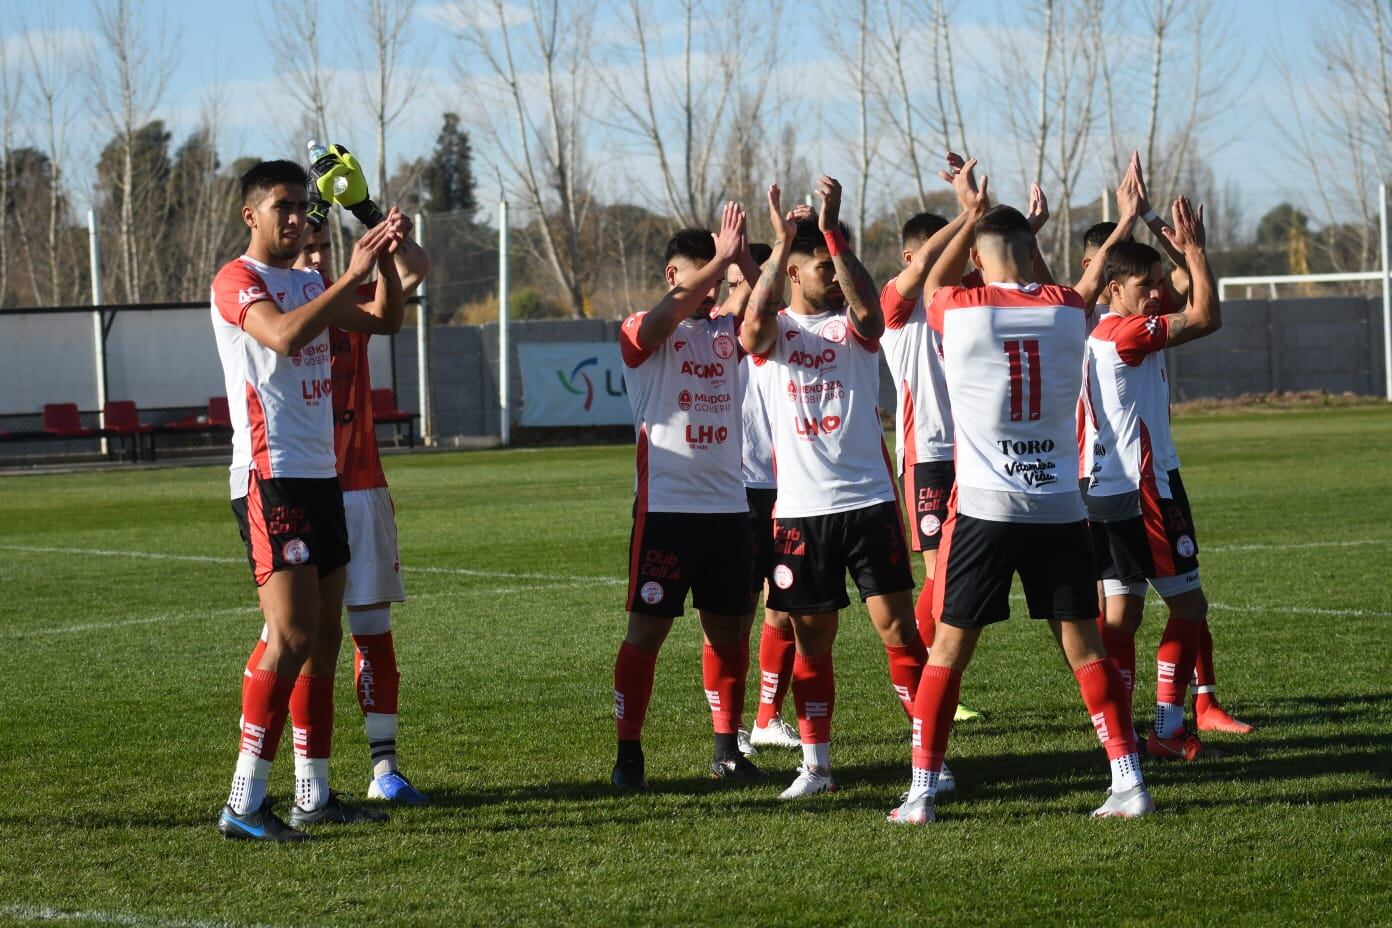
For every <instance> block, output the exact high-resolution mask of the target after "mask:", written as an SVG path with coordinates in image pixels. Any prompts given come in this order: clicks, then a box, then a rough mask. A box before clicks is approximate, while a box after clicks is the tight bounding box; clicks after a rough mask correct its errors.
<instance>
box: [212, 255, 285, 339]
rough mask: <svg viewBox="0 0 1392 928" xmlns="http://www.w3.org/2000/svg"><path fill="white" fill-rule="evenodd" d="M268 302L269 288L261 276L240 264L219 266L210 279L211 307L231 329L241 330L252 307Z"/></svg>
mask: <svg viewBox="0 0 1392 928" xmlns="http://www.w3.org/2000/svg"><path fill="white" fill-rule="evenodd" d="M268 302H271V292H270V288H269V287H267V286H266V282H265V281H264V280H262V279H261V275H260V274H258V273H256V272H255V271H253V270H252V269H251V268H249V267H247V266H246V265H245V264H243V263H242V262H241V261H233V262H231V263H229V264H226V265H224V266H223V268H222V270H220V271H218V273H217V276H216V277H214V278H213V305H214V306H216V307H217V311H218V314H219V315H221V316H222V318H223V319H224V320H225V321H226V322H228V323H229V324H231V325H235V326H236V327H237V328H239V329H240V328H242V327H243V325H244V323H245V322H246V314H247V311H248V310H249V309H251V307H252V305H253V304H256V303H268Z"/></svg>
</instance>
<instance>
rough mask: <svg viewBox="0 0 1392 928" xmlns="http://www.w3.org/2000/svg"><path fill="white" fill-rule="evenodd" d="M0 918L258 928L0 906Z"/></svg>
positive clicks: (148, 927)
mask: <svg viewBox="0 0 1392 928" xmlns="http://www.w3.org/2000/svg"><path fill="white" fill-rule="evenodd" d="M0 916H4V917H5V918H14V919H21V920H23V921H31V922H96V923H97V924H99V925H124V926H128V928H260V926H257V925H252V924H249V923H246V922H225V921H204V920H202V919H190V918H160V917H159V916H155V915H127V914H125V913H122V912H79V911H74V910H71V909H55V908H52V907H51V906H31V905H4V906H0Z"/></svg>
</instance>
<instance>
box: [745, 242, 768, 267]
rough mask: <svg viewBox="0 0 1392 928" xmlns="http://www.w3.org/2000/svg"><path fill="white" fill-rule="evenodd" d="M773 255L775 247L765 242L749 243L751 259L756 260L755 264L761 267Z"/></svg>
mask: <svg viewBox="0 0 1392 928" xmlns="http://www.w3.org/2000/svg"><path fill="white" fill-rule="evenodd" d="M771 254H773V246H772V245H765V244H764V243H763V242H750V243H749V257H751V258H753V259H754V263H755V264H758V265H760V266H762V265H763V263H764V262H765V261H767V260H768V259H769V255H771Z"/></svg>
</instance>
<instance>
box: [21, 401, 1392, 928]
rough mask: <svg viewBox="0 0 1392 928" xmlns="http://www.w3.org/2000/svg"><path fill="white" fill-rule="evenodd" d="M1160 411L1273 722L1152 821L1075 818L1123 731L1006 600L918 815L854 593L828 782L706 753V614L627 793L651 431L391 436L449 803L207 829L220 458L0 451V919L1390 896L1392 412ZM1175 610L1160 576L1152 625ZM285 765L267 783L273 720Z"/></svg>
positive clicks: (1194, 910) (1240, 677) (1206, 912)
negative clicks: (463, 443) (237, 829)
mask: <svg viewBox="0 0 1392 928" xmlns="http://www.w3.org/2000/svg"><path fill="white" fill-rule="evenodd" d="M1176 431H1177V439H1178V442H1179V445H1180V449H1181V453H1182V455H1183V458H1184V461H1185V484H1186V487H1187V488H1188V490H1189V493H1190V495H1191V497H1192V500H1193V504H1194V509H1195V514H1196V519H1197V522H1198V527H1199V536H1200V539H1201V544H1202V545H1203V546H1204V547H1203V551H1202V554H1201V556H1202V559H1203V565H1204V567H1203V570H1204V577H1205V588H1206V589H1207V591H1208V594H1209V597H1210V599H1211V600H1213V602H1214V603H1215V607H1214V611H1213V614H1212V617H1211V618H1212V624H1213V634H1214V638H1215V639H1216V642H1217V664H1218V674H1219V692H1220V695H1221V696H1222V697H1223V699H1224V702H1225V703H1226V704H1227V705H1228V706H1229V708H1231V709H1232V710H1233V711H1234V712H1235V714H1238V715H1239V716H1241V717H1243V718H1245V719H1247V720H1248V721H1251V722H1253V723H1255V724H1256V725H1258V726H1259V728H1258V731H1257V732H1256V733H1255V734H1252V735H1248V736H1246V737H1234V736H1221V735H1219V736H1214V737H1212V738H1211V739H1210V740H1211V742H1212V743H1214V744H1215V745H1218V746H1221V747H1222V748H1224V749H1225V750H1227V751H1228V752H1229V753H1228V755H1227V756H1226V757H1224V758H1221V759H1207V760H1202V761H1199V762H1196V763H1194V764H1191V765H1188V766H1183V767H1180V766H1165V767H1154V766H1151V767H1148V768H1147V777H1148V779H1149V781H1150V783H1151V787H1152V792H1153V794H1154V796H1155V799H1156V802H1157V804H1159V806H1160V808H1161V812H1160V814H1158V815H1155V816H1153V817H1151V818H1149V819H1145V820H1138V821H1134V822H1121V821H1093V820H1090V819H1089V818H1088V816H1087V812H1088V811H1089V810H1090V809H1092V808H1093V807H1094V806H1095V805H1096V804H1097V803H1098V802H1099V801H1100V800H1101V798H1102V794H1103V790H1104V789H1105V787H1106V785H1107V775H1106V761H1105V758H1104V756H1103V754H1102V751H1101V748H1100V747H1099V746H1098V744H1097V742H1096V737H1095V735H1094V734H1093V732H1092V729H1091V726H1090V725H1089V724H1088V721H1087V718H1086V715H1085V713H1084V712H1083V710H1082V705H1081V701H1080V700H1079V697H1078V693H1077V688H1076V685H1075V683H1074V681H1073V678H1072V675H1071V674H1069V673H1068V671H1067V670H1066V669H1065V667H1064V666H1063V662H1062V659H1061V658H1060V657H1059V656H1058V654H1057V653H1056V651H1055V650H1054V646H1053V645H1052V643H1051V641H1050V639H1049V636H1048V634H1047V631H1046V629H1045V627H1044V626H1043V625H1042V624H1040V623H1036V622H1032V621H1030V620H1028V619H1025V618H1023V617H1021V616H1020V615H1019V614H1018V612H1019V609H1020V608H1021V606H1020V604H1019V603H1018V602H1017V603H1016V611H1017V616H1016V618H1015V620H1013V621H1011V622H1009V623H1006V624H1004V625H1002V626H998V627H996V628H994V629H993V630H992V631H991V632H989V633H988V634H987V635H986V637H985V638H984V639H983V642H982V647H981V649H980V651H979V652H978V656H977V659H976V662H975V663H974V664H973V666H972V668H971V670H970V671H969V672H968V675H967V679H966V685H965V687H964V695H963V699H964V701H967V702H969V703H970V704H972V705H975V706H980V707H982V708H985V709H986V710H988V711H989V713H990V717H989V718H988V719H987V720H985V721H983V722H977V723H971V724H964V725H961V726H959V727H958V730H957V733H956V735H955V736H954V739H953V744H952V766H953V769H954V770H955V771H956V773H957V776H958V779H959V781H960V782H961V791H960V796H959V798H958V799H956V800H955V801H953V802H951V803H948V804H944V805H943V807H942V809H941V810H940V814H941V816H942V819H941V821H940V822H939V823H938V824H937V825H935V826H933V827H930V828H924V829H906V828H897V827H891V826H888V825H886V824H885V823H884V813H885V812H886V811H887V810H888V809H889V808H890V807H891V806H892V805H893V804H894V800H895V798H896V796H897V795H898V793H899V791H900V790H901V789H902V788H903V785H904V784H905V782H906V778H907V771H908V755H909V751H908V737H907V725H906V723H905V720H904V718H903V715H902V713H901V711H900V709H899V706H898V704H897V702H896V700H895V699H894V697H893V694H892V692H891V691H890V688H889V684H888V680H887V678H886V675H885V671H884V654H883V651H882V649H881V648H880V647H879V644H878V639H876V637H875V636H874V634H873V632H872V630H871V629H870V627H869V622H868V620H867V619H866V617H865V613H864V610H863V609H862V608H860V607H859V606H857V607H855V608H853V609H852V610H851V611H850V612H849V613H848V615H847V616H846V617H845V618H844V620H843V622H842V635H841V640H840V642H839V644H838V651H837V657H838V664H837V670H838V686H839V692H838V700H837V714H836V729H835V731H836V736H835V745H834V748H833V759H834V763H835V766H836V773H837V778H838V781H839V782H840V784H841V787H842V789H841V792H840V793H838V794H836V795H834V796H822V797H817V798H816V799H813V800H809V801H805V802H803V803H800V804H795V805H788V804H784V803H780V802H779V801H778V800H777V798H776V796H777V793H778V791H779V790H780V789H781V788H782V786H783V785H785V784H786V783H788V782H790V781H791V779H792V776H793V770H794V768H795V767H796V765H797V762H798V758H797V755H796V754H794V753H792V752H789V753H786V754H783V753H780V754H778V755H770V754H769V753H767V752H765V753H764V754H762V755H761V756H760V758H759V762H760V763H762V764H764V765H765V766H766V768H768V769H770V770H771V771H772V773H773V782H772V783H771V784H770V785H768V786H767V787H763V788H758V789H738V788H735V789H730V788H725V787H723V786H722V785H719V784H715V783H712V782H709V781H707V780H706V779H705V778H704V776H705V771H706V765H707V763H708V753H709V738H710V736H709V715H708V712H707V710H706V706H705V701H704V697H703V695H702V691H701V684H700V663H699V634H698V631H697V629H696V626H695V623H694V621H693V620H691V619H690V618H688V619H687V620H683V621H682V622H680V623H679V624H678V628H677V631H676V632H675V633H674V634H673V637H672V639H671V640H670V641H669V644H668V646H667V647H666V649H665V650H664V651H663V654H662V658H661V660H660V661H659V664H658V682H657V690H656V693H655V694H654V699H653V708H652V712H651V714H650V716H649V719H648V728H647V736H646V739H645V741H646V746H647V754H648V776H649V779H650V780H651V781H652V783H653V786H654V790H653V792H652V793H651V794H649V795H644V796H616V795H614V794H613V793H612V791H611V789H610V788H609V787H608V785H607V778H608V773H609V768H610V765H611V764H612V760H613V754H612V750H613V737H614V734H613V722H612V719H611V689H612V687H611V684H612V666H613V657H614V653H615V649H616V647H617V645H618V642H619V639H620V637H621V635H622V628H623V623H622V605H623V603H622V597H623V592H624V587H623V580H622V577H623V572H624V570H625V552H626V547H627V539H628V528H629V515H628V513H629V495H630V488H631V481H632V459H631V450H630V449H628V448H622V447H603V448H573V449H546V450H541V451H514V452H479V453H471V454H435V455H421V456H415V457H393V458H391V459H389V460H388V462H387V470H388V475H389V477H390V479H391V482H392V486H393V493H394V495H395V498H396V502H397V515H398V520H399V523H400V528H401V539H402V561H403V564H405V565H406V570H407V586H408V591H409V593H410V595H411V600H410V602H408V603H407V604H405V605H404V606H402V607H401V608H399V609H398V610H397V612H396V638H397V642H398V651H399V655H400V662H401V667H402V671H403V675H404V681H403V695H402V732H401V741H400V743H401V757H402V764H403V769H404V771H405V772H406V773H407V774H408V775H410V776H411V777H412V778H413V779H414V780H415V782H416V784H417V785H418V786H420V787H421V788H423V789H424V790H426V791H427V792H429V793H431V794H432V795H433V796H434V797H435V799H436V802H435V804H434V805H432V806H430V807H428V808H420V809H403V810H400V811H398V812H396V814H394V815H393V818H392V821H391V822H390V823H389V824H387V825H386V826H383V827H377V828H371V827H364V828H358V829H353V830H342V829H340V830H337V831H333V830H327V831H326V830H323V829H321V830H320V831H319V834H321V835H322V836H323V840H321V841H318V842H315V843H313V844H311V845H309V846H303V847H295V848H274V847H263V846H248V845H245V844H241V843H232V842H227V841H224V840H223V839H221V838H220V837H218V835H217V834H216V833H215V831H214V830H213V824H214V820H215V816H216V812H217V809H218V808H219V807H220V805H221V804H222V802H223V801H224V799H225V797H226V792H227V785H228V782H229V779H230V775H231V771H232V764H233V760H234V754H235V750H236V747H235V745H236V732H235V726H236V722H237V715H238V688H239V686H240V680H241V665H242V662H243V660H244V659H245V657H246V654H247V653H248V651H249V649H250V647H251V644H252V642H253V640H254V639H255V637H256V634H257V632H258V630H259V628H260V621H259V618H258V616H257V614H256V612H255V611H254V608H253V607H254V595H253V589H252V586H251V583H250V580H249V577H248V572H247V569H246V566H245V562H244V560H243V555H242V551H241V548H240V542H239V541H238V539H237V536H236V529H235V526H234V523H233V520H232V516H231V514H230V512H229V509H228V504H227V499H226V479H225V471H224V469H223V468H220V467H206V468H182V469H170V470H161V471H130V472H120V473H88V474H80V475H65V476H24V477H12V478H4V479H0V588H2V589H3V592H4V595H3V597H0V643H2V644H3V647H0V677H3V685H0V784H3V789H4V792H3V796H0V922H4V923H7V924H11V923H31V922H41V921H46V920H55V919H56V920H61V921H63V922H64V923H65V924H103V925H110V924H118V925H138V926H143V925H151V926H175V925H177V926H192V925H208V924H230V925H251V924H257V925H277V926H289V925H340V924H363V925H367V924H389V925H436V924H478V925H513V924H537V925H541V924H545V925H554V924H605V925H611V924H612V925H638V924H674V925H691V924H760V925H782V924H787V925H794V924H796V925H838V924H851V923H855V924H873V925H890V924H896V925H897V924H905V925H908V924H914V925H919V926H922V925H925V924H931V925H965V924H982V925H985V924H991V925H1020V924H1040V925H1065V924H1106V925H1109V926H1120V925H1132V924H1164V925H1167V926H1185V925H1215V924H1222V925H1289V924H1306V923H1309V924H1347V925H1371V924H1389V923H1392V878H1390V877H1389V876H1388V869H1387V867H1388V864H1387V860H1388V858H1389V853H1392V780H1390V779H1389V775H1390V774H1392V678H1389V666H1390V665H1392V635H1390V634H1389V623H1390V622H1392V586H1389V568H1390V567H1392V556H1390V555H1389V551H1390V550H1392V502H1389V500H1392V409H1388V408H1385V407H1373V408H1355V409H1345V410H1318V411H1308V412H1284V413H1279V414H1266V415H1250V414H1249V415H1244V414H1219V415H1205V416H1193V417H1188V418H1185V419H1183V420H1180V421H1178V422H1177V423H1176ZM1153 600H1154V597H1152V601H1153ZM1162 624H1163V620H1162V618H1161V615H1160V612H1159V611H1158V610H1157V609H1155V608H1154V607H1153V606H1152V608H1151V610H1150V611H1149V613H1148V618H1147V624H1146V627H1145V628H1144V629H1143V631H1142V642H1141V646H1140V647H1139V648H1138V651H1139V652H1140V653H1141V654H1142V655H1146V654H1147V652H1149V654H1150V655H1153V649H1154V645H1155V642H1156V640H1157V638H1158V636H1159V632H1160V626H1161V625H1162ZM1144 666H1145V662H1144V660H1143V661H1142V667H1144ZM1153 666H1154V665H1153V663H1152V664H1151V665H1150V667H1151V668H1152V669H1151V670H1150V672H1149V673H1146V672H1145V671H1144V670H1143V671H1142V680H1143V681H1144V682H1143V685H1142V686H1141V687H1140V688H1139V689H1138V693H1137V696H1138V699H1137V702H1138V705H1140V706H1148V705H1149V699H1150V697H1151V696H1152V695H1153V683H1154V681H1153ZM340 677H341V678H340V688H339V699H338V716H337V733H336V741H335V749H336V750H335V755H336V756H335V758H334V761H333V779H334V783H335V786H336V787H337V788H339V789H342V790H344V791H346V792H349V793H354V794H356V795H358V796H362V795H363V794H364V792H365V790H366V786H367V771H368V763H367V749H366V743H365V739H364V738H363V735H362V731H361V727H360V717H359V715H358V712H357V707H356V704H355V703H354V702H353V698H352V693H351V684H350V683H349V680H350V678H351V671H350V669H349V667H348V660H347V656H346V655H345V657H344V660H343V665H342V671H341V674H340ZM755 679H756V680H757V671H756V673H755ZM751 693H753V694H756V693H757V686H753V687H751ZM751 698H752V697H751ZM789 703H790V705H789V707H788V711H789V713H791V699H790V700H789ZM1141 715H1142V717H1146V718H1148V716H1149V710H1148V709H1146V710H1143V711H1142V713H1141ZM276 766H277V769H276V771H275V774H274V777H273V780H272V796H273V797H274V798H275V799H276V801H277V807H278V809H280V810H282V811H285V810H286V809H287V805H286V803H287V799H286V797H287V794H288V792H289V788H290V777H291V772H292V767H293V764H292V763H291V762H290V739H289V737H288V736H287V737H286V739H285V741H284V743H283V747H282V751H281V760H280V762H279V763H278V764H277V765H276Z"/></svg>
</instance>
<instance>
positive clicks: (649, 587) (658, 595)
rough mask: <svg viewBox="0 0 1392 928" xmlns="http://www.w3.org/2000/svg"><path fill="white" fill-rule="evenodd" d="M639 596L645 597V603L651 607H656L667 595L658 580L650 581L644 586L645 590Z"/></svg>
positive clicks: (639, 592)
mask: <svg viewBox="0 0 1392 928" xmlns="http://www.w3.org/2000/svg"><path fill="white" fill-rule="evenodd" d="M638 595H639V596H641V597H643V602H645V603H647V604H648V605H649V606H656V605H657V604H658V603H660V602H662V597H663V596H664V595H666V594H665V593H664V592H663V590H662V584H660V583H658V582H657V581H656V580H649V581H648V582H647V583H645V584H643V588H642V589H641V590H639V591H638Z"/></svg>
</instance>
